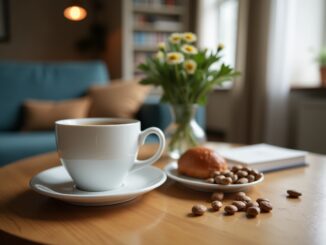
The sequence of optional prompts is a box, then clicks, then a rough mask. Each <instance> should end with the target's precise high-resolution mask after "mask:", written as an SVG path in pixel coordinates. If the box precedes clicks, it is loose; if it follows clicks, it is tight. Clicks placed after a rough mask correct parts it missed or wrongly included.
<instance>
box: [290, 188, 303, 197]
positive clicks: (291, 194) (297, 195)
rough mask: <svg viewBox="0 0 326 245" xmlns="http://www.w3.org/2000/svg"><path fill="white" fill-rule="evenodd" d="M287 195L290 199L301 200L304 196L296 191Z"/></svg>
mask: <svg viewBox="0 0 326 245" xmlns="http://www.w3.org/2000/svg"><path fill="white" fill-rule="evenodd" d="M287 193H288V197H289V198H299V196H302V193H300V192H298V191H295V190H287Z"/></svg>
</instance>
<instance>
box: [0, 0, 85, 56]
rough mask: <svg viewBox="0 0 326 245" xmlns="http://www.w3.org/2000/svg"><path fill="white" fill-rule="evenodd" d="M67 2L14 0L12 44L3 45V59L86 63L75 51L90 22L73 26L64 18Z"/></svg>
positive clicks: (76, 23)
mask: <svg viewBox="0 0 326 245" xmlns="http://www.w3.org/2000/svg"><path fill="white" fill-rule="evenodd" d="M69 3H70V1H68V0H27V1H21V0H11V1H10V40H9V42H3V43H0V59H19V60H75V59H85V58H87V57H85V55H81V54H80V53H79V52H77V50H76V48H75V43H76V41H77V40H79V39H80V38H82V37H84V36H85V35H86V34H87V32H88V28H89V24H90V18H86V19H85V20H83V21H80V22H72V21H69V20H67V19H65V18H64V17H63V9H64V8H65V6H67V4H69Z"/></svg>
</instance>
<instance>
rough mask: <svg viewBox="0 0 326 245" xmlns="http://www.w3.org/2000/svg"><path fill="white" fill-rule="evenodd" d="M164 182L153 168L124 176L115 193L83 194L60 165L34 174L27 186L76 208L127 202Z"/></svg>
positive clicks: (161, 175) (113, 191) (160, 174)
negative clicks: (74, 205) (121, 184)
mask: <svg viewBox="0 0 326 245" xmlns="http://www.w3.org/2000/svg"><path fill="white" fill-rule="evenodd" d="M165 180H166V175H165V173H164V172H163V171H162V170H160V169H158V168H155V167H145V168H142V169H139V170H137V171H135V172H132V173H131V174H130V175H129V176H127V178H126V181H125V183H124V185H123V186H122V187H121V188H119V189H115V190H110V191H102V192H87V191H82V190H79V189H76V188H75V184H74V182H73V180H72V179H71V177H70V175H69V174H68V173H67V171H66V170H65V168H64V167H63V166H59V167H54V168H51V169H47V170H45V171H43V172H40V173H38V174H37V175H35V176H34V177H33V178H32V179H31V181H30V187H31V188H32V189H33V190H34V191H36V192H37V193H40V194H42V195H45V196H48V197H52V198H55V199H59V200H62V201H65V202H69V203H72V204H76V205H84V206H101V205H112V204H117V203H123V202H127V201H129V200H132V199H134V198H136V197H138V196H140V195H142V194H144V193H146V192H149V191H151V190H153V189H155V188H156V187H158V186H160V185H162V184H163V183H164V182H165Z"/></svg>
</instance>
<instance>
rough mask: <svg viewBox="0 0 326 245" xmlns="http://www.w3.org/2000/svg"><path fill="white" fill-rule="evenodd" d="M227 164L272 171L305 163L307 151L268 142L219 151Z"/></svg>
mask: <svg viewBox="0 0 326 245" xmlns="http://www.w3.org/2000/svg"><path fill="white" fill-rule="evenodd" d="M219 153H220V154H221V155H222V156H223V157H224V158H225V159H226V160H227V162H228V164H230V165H234V164H240V165H244V166H248V167H250V168H254V169H257V170H259V171H263V172H264V171H265V172H266V171H273V170H279V169H283V168H290V167H295V166H302V165H306V155H307V152H305V151H299V150H292V149H287V148H282V147H278V146H273V145H268V144H257V145H250V146H243V147H239V148H234V149H230V150H223V151H219Z"/></svg>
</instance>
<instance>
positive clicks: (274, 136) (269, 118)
mask: <svg viewBox="0 0 326 245" xmlns="http://www.w3.org/2000/svg"><path fill="white" fill-rule="evenodd" d="M295 4H296V1H295V0H287V1H284V0H273V1H272V2H271V5H270V6H271V8H270V11H271V14H270V21H269V40H268V53H267V69H266V86H265V89H266V93H265V94H266V120H265V127H264V128H265V130H264V134H265V135H264V138H265V141H266V142H268V143H271V144H275V145H281V146H286V145H287V144H288V96H289V91H290V84H291V71H292V69H293V63H294V60H293V51H294V50H292V46H293V43H294V42H295V36H294V33H295Z"/></svg>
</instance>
